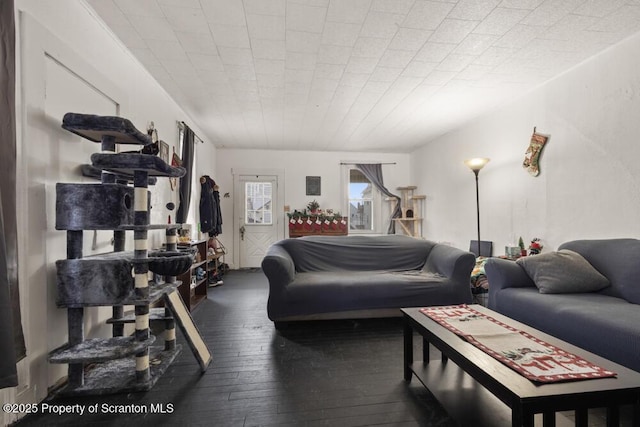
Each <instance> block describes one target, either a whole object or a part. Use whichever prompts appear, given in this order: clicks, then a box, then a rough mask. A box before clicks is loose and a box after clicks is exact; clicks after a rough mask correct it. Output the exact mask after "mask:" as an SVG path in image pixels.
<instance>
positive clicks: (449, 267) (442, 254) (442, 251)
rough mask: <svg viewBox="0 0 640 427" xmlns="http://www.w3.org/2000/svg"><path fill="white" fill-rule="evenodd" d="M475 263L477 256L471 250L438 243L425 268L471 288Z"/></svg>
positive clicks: (430, 253)
mask: <svg viewBox="0 0 640 427" xmlns="http://www.w3.org/2000/svg"><path fill="white" fill-rule="evenodd" d="M474 264H475V256H474V255H473V254H472V253H471V252H466V251H463V250H462V249H458V248H454V247H453V246H448V245H443V244H436V245H435V246H434V247H433V249H431V252H429V255H428V256H427V260H426V262H425V264H424V268H423V270H424V271H428V272H431V273H438V274H441V275H443V276H446V277H447V278H448V279H449V280H451V281H452V282H456V283H462V284H464V286H465V287H466V288H469V289H471V271H472V270H473V266H474Z"/></svg>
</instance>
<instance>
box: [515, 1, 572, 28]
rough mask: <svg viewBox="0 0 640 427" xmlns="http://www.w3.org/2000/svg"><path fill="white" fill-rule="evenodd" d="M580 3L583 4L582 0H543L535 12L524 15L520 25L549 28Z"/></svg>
mask: <svg viewBox="0 0 640 427" xmlns="http://www.w3.org/2000/svg"><path fill="white" fill-rule="evenodd" d="M582 3H584V0H545V1H544V2H542V4H540V6H538V7H537V8H536V9H535V10H533V11H531V13H529V14H528V15H526V16H525V17H524V18H523V19H522V22H520V23H521V24H525V25H536V26H539V27H549V26H551V25H553V24H555V23H556V22H558V21H559V20H561V19H562V18H563V17H564V16H565V15H567V14H568V13H570V12H571V11H573V10H574V9H575V8H576V7H578V6H580V5H581V4H582Z"/></svg>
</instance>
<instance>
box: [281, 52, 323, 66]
mask: <svg viewBox="0 0 640 427" xmlns="http://www.w3.org/2000/svg"><path fill="white" fill-rule="evenodd" d="M316 60H317V59H316V55H314V54H312V53H304V52H287V58H286V62H285V67H286V68H287V69H290V70H314V69H315V68H316Z"/></svg>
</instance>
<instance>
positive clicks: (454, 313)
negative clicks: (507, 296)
mask: <svg viewBox="0 0 640 427" xmlns="http://www.w3.org/2000/svg"><path fill="white" fill-rule="evenodd" d="M420 312H421V313H423V314H424V315H426V316H428V317H429V318H431V319H433V320H434V321H436V322H437V323H439V324H440V325H442V326H444V327H445V328H447V329H449V330H450V331H451V332H453V333H455V334H456V335H459V336H461V337H462V338H464V339H465V340H467V341H469V342H470V343H471V344H473V345H475V346H476V347H478V348H479V349H481V350H482V351H484V352H485V353H487V354H489V355H491V356H493V357H494V358H495V359H497V360H499V361H500V362H502V363H504V364H505V365H507V366H509V367H510V368H511V369H513V370H514V371H516V372H518V373H519V374H521V375H523V376H524V377H525V378H528V379H529V380H531V381H536V382H541V383H552V382H560V381H577V380H586V379H593V378H604V377H615V376H616V375H617V374H616V373H615V372H612V371H609V370H606V369H603V368H601V367H599V366H596V365H594V364H592V363H590V362H588V361H586V360H584V359H583V358H581V357H579V356H576V355H575V354H572V353H569V352H566V351H564V350H562V349H560V348H558V347H555V346H553V345H551V344H549V343H547V342H545V341H542V340H540V339H538V338H536V337H534V336H532V335H530V334H528V333H527V332H524V331H520V330H517V329H515V328H513V327H511V326H508V325H506V324H504V323H502V322H500V321H498V320H496V319H494V318H493V317H490V316H487V315H485V314H483V313H480V312H479V311H476V310H474V309H472V308H470V307H469V306H467V305H466V304H462V305H455V306H446V307H428V308H423V309H420Z"/></svg>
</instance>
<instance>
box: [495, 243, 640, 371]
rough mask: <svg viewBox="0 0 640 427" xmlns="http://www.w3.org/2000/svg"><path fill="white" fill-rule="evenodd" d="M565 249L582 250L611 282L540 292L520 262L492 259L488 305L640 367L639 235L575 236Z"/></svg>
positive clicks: (592, 349) (564, 338)
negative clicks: (582, 289) (583, 289)
mask: <svg viewBox="0 0 640 427" xmlns="http://www.w3.org/2000/svg"><path fill="white" fill-rule="evenodd" d="M563 249H566V250H569V251H573V252H576V253H578V254H580V255H581V256H582V257H583V258H584V259H586V260H587V261H588V263H589V264H591V266H592V267H595V269H596V270H597V271H598V272H599V273H601V274H602V275H603V276H604V277H605V278H606V279H608V281H609V285H608V286H606V287H605V288H603V289H601V290H598V291H593V292H577V293H541V292H539V290H538V288H537V287H536V284H535V283H534V280H533V279H532V278H531V277H530V274H528V272H527V271H525V268H524V267H523V265H521V263H516V262H513V261H509V260H505V259H499V258H492V259H490V260H488V261H487V263H486V265H485V270H486V274H487V278H488V280H489V302H488V305H489V308H490V309H492V310H495V311H497V312H499V313H502V314H504V315H506V316H508V317H510V318H512V319H515V320H518V321H520V322H523V323H525V324H527V325H529V326H532V327H534V328H536V329H539V330H541V331H543V332H546V333H548V334H550V335H553V336H555V337H557V338H560V339H562V340H564V341H567V342H570V343H571V344H574V345H577V346H578V347H581V348H584V349H585V350H588V351H590V352H592V353H596V354H598V355H600V356H603V357H605V358H607V359H609V360H612V361H614V362H616V363H619V364H621V365H623V366H626V367H628V368H630V369H633V370H636V371H640V306H639V305H638V304H640V240H637V239H603V240H575V241H571V242H567V243H564V244H562V245H561V246H560V247H559V248H558V251H559V252H562V251H561V250H563ZM535 256H541V255H535ZM563 273H567V272H563Z"/></svg>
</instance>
